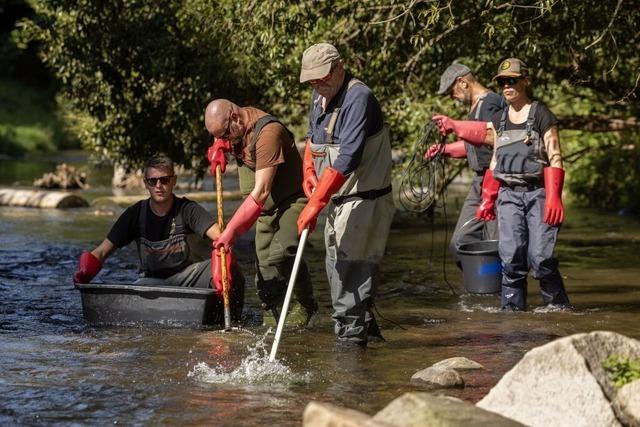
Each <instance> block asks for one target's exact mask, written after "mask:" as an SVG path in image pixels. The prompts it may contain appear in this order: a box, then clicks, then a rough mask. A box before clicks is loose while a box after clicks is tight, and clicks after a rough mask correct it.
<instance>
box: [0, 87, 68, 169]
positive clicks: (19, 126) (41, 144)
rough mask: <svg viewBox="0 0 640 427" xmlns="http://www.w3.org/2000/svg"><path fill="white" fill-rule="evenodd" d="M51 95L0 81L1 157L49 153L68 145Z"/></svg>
mask: <svg viewBox="0 0 640 427" xmlns="http://www.w3.org/2000/svg"><path fill="white" fill-rule="evenodd" d="M55 111H56V106H55V104H54V103H53V100H52V99H51V94H49V93H47V92H46V91H42V90H38V89H34V88H33V87H31V86H27V85H24V84H21V83H18V82H16V81H12V80H4V79H2V80H0V153H1V154H7V155H10V156H20V155H23V154H25V153H28V152H40V153H46V152H52V151H55V150H56V149H57V148H58V147H63V148H64V147H65V146H67V144H68V143H69V142H70V141H69V140H68V139H67V136H66V134H65V132H64V128H63V126H62V121H61V119H60V118H59V117H58V116H57V115H56V113H55Z"/></svg>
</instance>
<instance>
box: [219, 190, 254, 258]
mask: <svg viewBox="0 0 640 427" xmlns="http://www.w3.org/2000/svg"><path fill="white" fill-rule="evenodd" d="M260 212H262V205H260V204H258V202H256V201H255V199H254V198H253V196H251V195H249V196H248V197H247V198H246V199H244V202H242V204H241V205H240V207H239V208H238V210H237V211H236V213H235V214H233V217H232V218H231V221H229V224H227V226H226V227H225V229H224V231H223V232H222V234H220V237H218V238H217V239H216V241H215V242H214V243H213V247H214V248H216V249H219V248H221V247H224V249H225V250H226V251H227V252H228V251H229V246H231V245H233V243H234V242H235V241H236V239H237V238H238V237H240V236H242V235H243V234H244V233H246V232H247V231H249V229H250V228H251V227H252V226H253V224H255V222H256V221H257V220H258V217H259V216H260Z"/></svg>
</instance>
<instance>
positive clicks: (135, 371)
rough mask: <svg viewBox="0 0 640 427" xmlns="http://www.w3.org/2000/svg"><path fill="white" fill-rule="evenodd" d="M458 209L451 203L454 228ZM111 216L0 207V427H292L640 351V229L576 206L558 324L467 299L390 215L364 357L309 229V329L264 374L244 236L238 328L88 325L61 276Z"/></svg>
mask: <svg viewBox="0 0 640 427" xmlns="http://www.w3.org/2000/svg"><path fill="white" fill-rule="evenodd" d="M94 191H96V190H94ZM456 203H459V200H456V199H454V198H453V197H450V205H451V207H450V208H449V214H450V215H451V216H453V215H455V205H456ZM205 206H206V207H207V208H209V209H211V208H212V207H213V205H211V204H205ZM233 206H234V205H233V204H229V206H228V207H227V214H228V215H229V214H230V213H231V212H232V210H233ZM120 211H121V208H118V207H115V206H114V207H113V208H112V209H104V208H103V209H101V210H100V211H96V210H94V209H91V208H89V209H77V210H68V211H52V210H38V209H27V208H7V207H0V301H2V303H1V305H0V347H1V348H2V352H0V366H1V367H2V368H1V369H0V396H2V399H0V424H1V425H13V424H27V425H104V424H126V425H155V424H162V425H202V424H206V425H229V426H235V425H248V426H258V425H300V423H301V419H302V411H303V409H304V407H305V405H306V404H307V403H308V402H309V401H310V400H321V401H327V402H332V403H334V404H338V405H342V406H346V407H350V408H355V409H358V410H361V411H364V412H367V413H371V414H372V413H375V412H376V411H377V410H379V409H381V408H382V407H384V406H385V405H386V404H387V403H388V402H389V401H390V400H392V399H393V398H395V397H397V396H399V395H400V394H402V393H404V392H407V391H412V390H421V389H420V388H419V387H417V386H413V385H410V384H409V378H410V377H411V375H412V374H413V373H415V372H416V371H418V370H420V369H423V368H425V367H427V366H429V365H431V364H432V363H435V362H437V361H439V360H442V359H444V358H447V357H453V356H466V357H469V358H471V359H473V360H475V361H477V362H479V363H481V364H483V365H484V366H485V367H486V369H485V370H481V371H473V372H466V373H463V377H464V380H465V383H466V386H465V387H464V388H463V389H456V390H447V391H443V393H446V394H449V395H453V396H457V397H460V398H462V399H465V400H468V401H471V402H475V401H477V400H479V399H480V398H482V396H484V395H485V394H486V393H487V392H488V390H489V389H490V388H491V387H492V386H493V385H494V384H495V383H496V382H497V381H498V380H499V379H500V377H501V376H502V375H503V374H504V373H505V372H506V371H507V370H509V369H510V368H511V367H512V366H513V365H514V364H515V363H517V361H518V360H519V359H520V358H521V357H522V355H523V354H524V353H525V352H526V351H528V350H529V349H531V348H533V347H535V346H538V345H541V344H544V343H546V342H548V341H550V340H553V339H556V338H559V337H562V336H566V335H569V334H573V333H578V332H588V331H592V330H613V331H617V332H620V333H623V334H626V335H628V336H632V337H635V338H640V326H639V325H640V322H639V320H640V315H639V312H640V279H638V277H639V276H640V266H639V264H638V259H639V258H638V254H639V253H640V226H639V223H638V221H637V220H635V219H629V218H619V217H615V216H604V215H599V214H596V213H593V212H584V211H582V210H578V209H576V210H572V209H569V211H568V218H569V220H568V221H567V224H566V225H565V226H564V227H563V230H562V232H561V234H560V243H559V245H558V256H559V259H560V264H561V271H562V274H563V275H564V277H565V280H566V285H567V289H568V292H569V295H570V297H571V299H572V303H573V304H574V305H575V307H576V309H575V311H573V312H570V313H567V312H557V311H554V310H548V309H546V308H544V307H540V305H541V300H540V297H539V295H538V290H537V283H536V282H535V281H534V280H531V285H530V292H529V303H530V310H529V311H528V312H526V313H508V314H507V313H501V312H500V311H499V310H498V297H497V296H494V295H489V296H477V295H468V294H464V289H463V286H462V283H461V276H460V274H459V272H458V271H457V269H456V268H455V266H453V265H452V264H451V263H450V262H449V261H447V262H446V270H445V271H443V267H442V265H443V262H442V260H443V255H444V241H445V232H444V227H443V223H444V218H443V217H442V214H441V213H439V214H438V215H437V217H436V227H435V230H434V228H433V227H432V225H431V222H430V220H424V219H415V218H411V217H409V216H406V215H398V217H397V219H396V223H395V224H394V227H393V229H392V232H391V235H390V239H389V244H388V249H387V256H386V258H385V260H384V262H383V263H382V264H381V270H382V283H381V286H380V297H379V299H378V302H377V306H376V308H377V310H378V313H379V316H378V317H379V322H380V323H381V325H382V328H383V333H384V335H385V337H386V339H387V342H386V343H382V344H374V345H371V346H370V347H369V348H368V349H367V350H366V351H364V352H345V351H341V349H338V348H336V346H335V343H334V335H333V329H332V323H331V320H330V312H331V310H330V297H329V291H328V286H327V284H326V279H325V277H324V273H323V247H322V240H321V233H319V232H316V233H314V234H313V235H312V237H311V239H310V243H309V245H308V248H307V251H306V255H307V259H308V260H309V261H310V265H311V269H312V272H313V279H314V283H315V287H316V292H317V294H318V296H319V300H320V303H321V304H320V305H321V313H320V314H321V317H320V319H321V321H320V322H319V325H318V327H316V328H314V329H313V330H303V331H285V334H284V338H283V340H282V343H281V346H280V350H279V352H278V359H277V361H276V362H275V363H269V362H268V353H269V350H270V346H271V342H272V339H273V335H271V334H268V333H267V328H264V327H262V326H260V317H261V313H260V310H259V309H258V308H257V307H258V304H257V299H256V297H255V290H254V289H253V285H252V280H251V277H252V274H253V267H252V265H253V261H252V258H251V251H252V249H251V242H250V236H247V237H246V238H244V239H243V240H242V241H241V242H240V244H239V245H238V252H239V253H238V257H239V259H240V262H241V265H242V266H243V267H244V270H245V273H246V276H247V278H248V279H249V280H247V307H246V309H245V314H246V318H247V321H246V322H245V324H244V325H243V326H242V327H238V328H235V329H234V330H233V331H230V332H222V331H218V330H214V329H188V328H187V329H179V328H166V327H165V328H150V327H135V326H118V327H115V326H112V327H100V328H98V327H92V326H90V325H87V324H86V323H85V321H84V320H83V317H82V308H81V304H80V296H79V294H78V292H77V291H76V290H75V289H74V288H73V285H72V283H71V275H72V272H73V270H74V268H75V265H76V262H77V261H76V260H77V257H78V255H79V254H80V252H81V251H82V250H84V249H88V248H91V247H92V246H94V245H96V244H97V243H99V241H100V240H101V239H102V238H103V237H104V235H105V234H106V233H107V231H108V229H109V227H110V226H111V224H112V223H113V221H114V220H115V218H116V216H117V215H118V214H119V213H120ZM447 222H448V223H449V225H450V226H451V224H452V223H453V218H452V217H450V218H447ZM136 267H137V258H136V255H135V251H134V248H132V247H130V248H126V249H124V250H122V251H119V252H118V253H116V254H115V255H114V256H113V257H112V258H110V259H109V261H108V262H107V263H106V265H105V267H104V269H103V270H102V272H101V273H100V275H99V276H98V277H97V278H96V280H98V281H104V282H130V281H131V280H133V279H134V278H135V276H136V273H135V269H136ZM444 273H446V278H447V279H448V281H449V282H450V284H451V286H452V288H453V291H455V295H454V294H453V293H452V289H451V288H450V287H449V286H448V285H447V284H446V283H445V280H444V278H445V275H444Z"/></svg>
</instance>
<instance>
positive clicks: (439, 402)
mask: <svg viewBox="0 0 640 427" xmlns="http://www.w3.org/2000/svg"><path fill="white" fill-rule="evenodd" d="M373 419H374V420H375V421H378V422H386V423H392V424H393V425H396V426H402V427H422V426H429V427H474V426H478V427H480V426H491V427H515V426H522V424H520V423H518V422H516V421H514V420H510V419H508V418H504V417H503V416H501V415H498V414H494V413H492V412H489V411H485V410H483V409H480V408H478V407H476V406H474V405H473V404H471V403H467V402H463V401H462V400H459V399H455V398H452V397H446V396H434V395H431V394H429V393H416V392H414V393H405V394H403V395H402V396H400V397H398V398H397V399H395V400H393V401H392V402H391V403H389V404H388V405H387V406H386V407H385V408H384V409H382V410H381V411H380V412H378V413H377V414H376V415H375V416H374V417H373Z"/></svg>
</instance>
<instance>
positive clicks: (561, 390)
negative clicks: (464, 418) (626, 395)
mask: <svg viewBox="0 0 640 427" xmlns="http://www.w3.org/2000/svg"><path fill="white" fill-rule="evenodd" d="M611 354H617V355H620V356H625V357H630V358H634V359H637V358H640V341H637V340H634V339H631V338H627V337H625V336H623V335H620V334H617V333H614V332H604V331H599V332H592V333H588V334H575V335H572V336H569V337H565V338H561V339H558V340H556V341H553V342H550V343H548V344H545V345H543V346H541V347H537V348H534V349H533V350H531V351H529V352H528V353H527V354H525V356H524V357H523V358H522V360H521V361H520V362H518V364H517V365H516V366H514V367H513V368H512V369H511V370H510V371H509V372H507V373H506V374H505V375H504V377H502V379H501V380H500V382H498V384H497V385H496V386H495V387H494V388H493V389H491V391H490V392H489V394H487V396H485V397H484V398H483V399H482V400H481V401H480V402H478V403H477V406H478V407H480V408H483V409H486V410H489V411H492V412H496V413H499V414H502V415H504V416H506V417H509V418H512V419H515V420H518V421H520V422H522V423H526V424H527V425H530V426H540V427H548V426H567V427H569V426H572V427H573V426H619V425H621V422H622V425H634V424H633V422H632V417H631V416H630V415H628V414H626V413H625V410H623V409H622V408H621V407H620V406H621V403H622V402H619V404H616V397H617V394H618V393H619V392H618V390H617V389H616V388H615V385H614V383H613V381H612V380H611V379H610V378H609V375H608V373H607V372H606V371H605V369H604V368H603V363H604V361H605V360H606V359H607V357H609V356H610V355H611Z"/></svg>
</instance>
